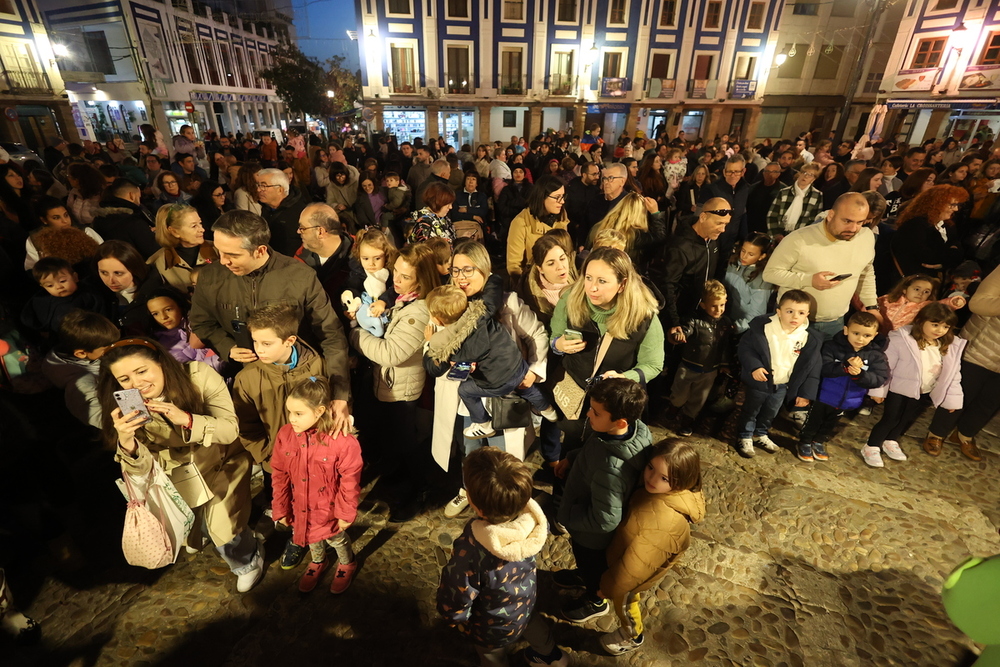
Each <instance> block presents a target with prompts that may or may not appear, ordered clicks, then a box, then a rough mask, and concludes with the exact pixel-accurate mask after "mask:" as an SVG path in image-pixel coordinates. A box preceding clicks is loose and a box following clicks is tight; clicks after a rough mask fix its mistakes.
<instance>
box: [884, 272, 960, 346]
mask: <svg viewBox="0 0 1000 667" xmlns="http://www.w3.org/2000/svg"><path fill="white" fill-rule="evenodd" d="M940 285H941V281H940V280H938V279H937V278H932V277H931V276H925V275H924V274H922V273H915V274H913V275H912V276H906V277H905V278H903V279H902V280H900V281H899V283H898V284H897V285H896V286H895V287H894V288H893V289H892V291H891V292H889V293H888V294H886V295H885V296H880V297H879V298H878V309H879V311H880V312H881V313H882V326H881V328H880V333H882V334H883V335H888V333H889V332H890V331H895V330H896V329H898V328H900V327H905V326H906V325H907V324H909V323H910V322H912V321H913V318H914V317H916V316H917V313H919V312H920V310H921V309H922V308H924V307H925V306H928V305H930V304H932V303H943V304H944V305H946V306H948V307H949V308H951V309H952V310H959V309H961V308H963V307H964V306H965V301H966V299H965V298H964V297H962V296H960V295H954V296H950V297H948V298H945V299H941V300H940V301H937V302H935V299H936V298H937V291H938V287H940Z"/></svg>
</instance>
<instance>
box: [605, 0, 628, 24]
mask: <svg viewBox="0 0 1000 667" xmlns="http://www.w3.org/2000/svg"><path fill="white" fill-rule="evenodd" d="M608 25H625V0H611V3H610V5H609V6H608Z"/></svg>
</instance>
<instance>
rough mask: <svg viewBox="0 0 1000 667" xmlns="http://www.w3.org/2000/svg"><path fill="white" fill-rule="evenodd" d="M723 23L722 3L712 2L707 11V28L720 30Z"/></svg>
mask: <svg viewBox="0 0 1000 667" xmlns="http://www.w3.org/2000/svg"><path fill="white" fill-rule="evenodd" d="M721 22H722V3H721V2H717V1H716V0H712V1H711V2H709V3H708V7H707V8H706V9H705V27H706V28H711V29H718V28H719V24H720V23H721Z"/></svg>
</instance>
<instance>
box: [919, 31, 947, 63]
mask: <svg viewBox="0 0 1000 667" xmlns="http://www.w3.org/2000/svg"><path fill="white" fill-rule="evenodd" d="M947 42H948V39H947V38H945V37H934V38H931V39H922V40H920V42H919V43H918V44H917V52H916V53H915V54H914V55H913V62H912V63H910V69H930V68H932V67H937V66H938V65H940V64H941V54H942V53H944V45H945V44H946V43H947Z"/></svg>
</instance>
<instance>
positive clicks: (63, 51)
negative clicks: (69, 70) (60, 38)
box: [52, 44, 69, 58]
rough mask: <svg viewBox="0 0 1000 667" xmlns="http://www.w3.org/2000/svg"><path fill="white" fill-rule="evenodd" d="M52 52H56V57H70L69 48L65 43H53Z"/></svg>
mask: <svg viewBox="0 0 1000 667" xmlns="http://www.w3.org/2000/svg"><path fill="white" fill-rule="evenodd" d="M52 52H53V53H54V54H56V57H58V58H68V57H69V49H68V48H67V47H66V45H65V44H53V45H52Z"/></svg>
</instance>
